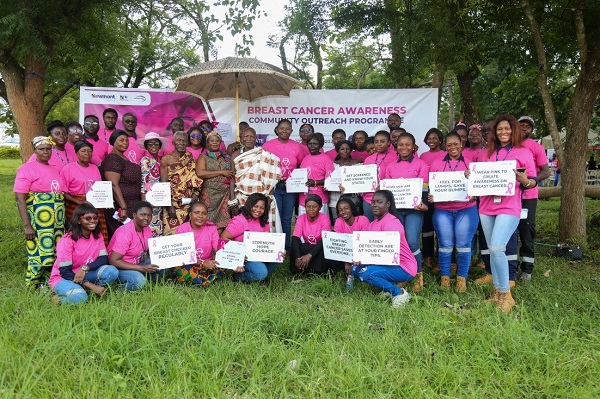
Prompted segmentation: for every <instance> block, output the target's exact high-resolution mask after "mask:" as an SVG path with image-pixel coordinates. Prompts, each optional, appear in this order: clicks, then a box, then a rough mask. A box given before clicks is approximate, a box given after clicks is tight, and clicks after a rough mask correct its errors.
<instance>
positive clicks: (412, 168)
mask: <svg viewBox="0 0 600 399" xmlns="http://www.w3.org/2000/svg"><path fill="white" fill-rule="evenodd" d="M417 177H420V178H421V179H423V183H428V182H429V166H428V165H427V163H426V162H425V161H423V160H422V159H419V158H416V157H412V158H409V159H408V160H406V161H402V160H401V161H399V162H394V163H391V164H388V165H387V166H386V168H385V171H384V179H414V178H417Z"/></svg>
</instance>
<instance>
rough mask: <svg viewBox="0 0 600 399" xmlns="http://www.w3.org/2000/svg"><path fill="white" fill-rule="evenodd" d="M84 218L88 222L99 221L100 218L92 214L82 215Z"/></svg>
mask: <svg viewBox="0 0 600 399" xmlns="http://www.w3.org/2000/svg"><path fill="white" fill-rule="evenodd" d="M81 218H82V219H83V220H85V221H86V222H91V221H92V220H93V221H97V220H98V215H90V216H82V217H81Z"/></svg>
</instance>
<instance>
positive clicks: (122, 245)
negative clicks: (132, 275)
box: [108, 221, 152, 265]
mask: <svg viewBox="0 0 600 399" xmlns="http://www.w3.org/2000/svg"><path fill="white" fill-rule="evenodd" d="M149 238H152V230H150V227H148V226H146V227H144V228H143V229H142V231H140V232H137V231H135V222H133V221H131V222H129V223H127V224H124V225H123V226H121V227H119V228H118V229H117V231H115V234H114V235H113V236H112V239H111V240H110V243H109V244H108V253H112V252H117V253H120V254H121V255H123V258H122V259H123V260H124V261H125V262H129V263H133V264H136V265H137V264H139V263H140V254H141V253H142V251H147V250H148V239H149Z"/></svg>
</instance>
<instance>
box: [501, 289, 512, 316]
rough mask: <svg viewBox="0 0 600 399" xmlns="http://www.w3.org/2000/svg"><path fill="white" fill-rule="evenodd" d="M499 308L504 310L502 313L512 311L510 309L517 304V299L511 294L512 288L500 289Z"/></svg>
mask: <svg viewBox="0 0 600 399" xmlns="http://www.w3.org/2000/svg"><path fill="white" fill-rule="evenodd" d="M497 306H498V309H500V310H501V311H502V313H510V310H511V309H512V308H513V306H515V300H514V299H513V297H512V295H511V294H510V290H508V291H498V304H497Z"/></svg>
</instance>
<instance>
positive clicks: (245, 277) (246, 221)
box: [221, 193, 278, 282]
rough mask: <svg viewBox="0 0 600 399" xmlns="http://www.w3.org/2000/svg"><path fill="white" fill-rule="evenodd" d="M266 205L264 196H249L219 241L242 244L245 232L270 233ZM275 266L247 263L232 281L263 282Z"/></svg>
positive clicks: (267, 201) (266, 201)
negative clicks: (231, 241)
mask: <svg viewBox="0 0 600 399" xmlns="http://www.w3.org/2000/svg"><path fill="white" fill-rule="evenodd" d="M268 204H269V200H268V198H267V197H266V196H265V195H264V194H260V193H254V194H251V195H250V196H249V197H248V199H247V200H246V203H245V204H244V206H243V207H242V213H240V214H239V215H237V216H236V217H234V218H233V219H231V223H229V226H227V228H225V231H223V233H221V239H223V240H234V241H239V242H243V241H244V233H245V232H246V231H254V232H259V233H268V232H270V231H271V228H270V226H269V214H268V213H267V211H266V210H267V207H268ZM277 266H278V264H277V263H271V262H259V261H247V262H246V263H245V265H242V267H241V268H242V271H241V272H236V274H234V279H236V280H238V281H244V282H251V281H264V280H266V279H267V278H268V277H269V275H270V274H271V273H273V272H274V271H275V269H276V268H277Z"/></svg>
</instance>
